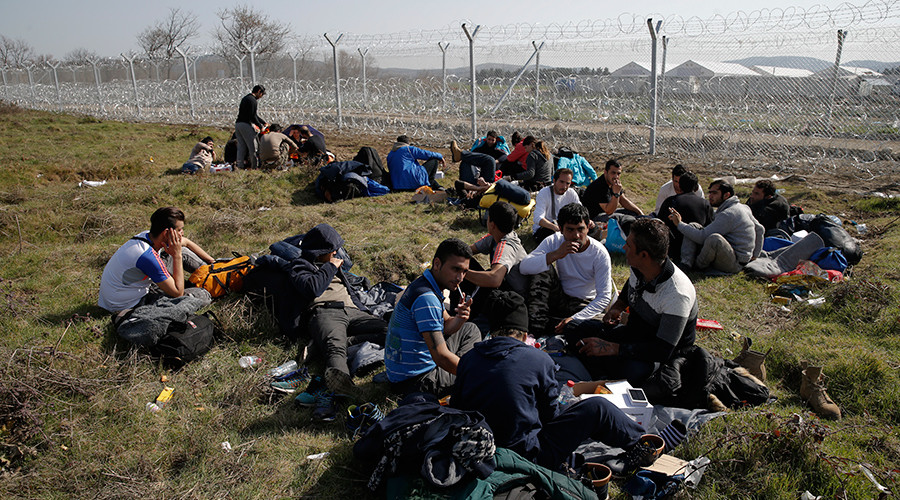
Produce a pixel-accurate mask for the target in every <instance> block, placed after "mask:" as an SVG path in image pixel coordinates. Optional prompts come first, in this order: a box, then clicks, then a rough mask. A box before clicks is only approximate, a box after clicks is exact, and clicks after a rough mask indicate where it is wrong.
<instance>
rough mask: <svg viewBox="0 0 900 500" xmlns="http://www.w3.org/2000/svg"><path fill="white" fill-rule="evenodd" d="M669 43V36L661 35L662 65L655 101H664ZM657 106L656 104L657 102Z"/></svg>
mask: <svg viewBox="0 0 900 500" xmlns="http://www.w3.org/2000/svg"><path fill="white" fill-rule="evenodd" d="M668 45H669V38H668V37H666V36H663V37H662V67H660V69H659V79H658V82H659V84H658V87H657V88H659V93H658V94H659V95H658V97H657V102H658V103H659V102H664V101H665V95H666V47H668ZM657 106H658V104H657Z"/></svg>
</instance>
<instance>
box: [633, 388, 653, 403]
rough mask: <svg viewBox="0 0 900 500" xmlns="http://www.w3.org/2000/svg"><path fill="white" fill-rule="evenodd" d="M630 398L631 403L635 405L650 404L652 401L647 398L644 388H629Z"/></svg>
mask: <svg viewBox="0 0 900 500" xmlns="http://www.w3.org/2000/svg"><path fill="white" fill-rule="evenodd" d="M627 394H628V399H629V400H630V401H631V404H632V405H634V406H649V405H650V401H648V400H647V395H646V394H644V390H643V389H640V388H638V389H628V392H627Z"/></svg>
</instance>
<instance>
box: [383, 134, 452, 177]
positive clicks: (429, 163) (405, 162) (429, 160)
mask: <svg viewBox="0 0 900 500" xmlns="http://www.w3.org/2000/svg"><path fill="white" fill-rule="evenodd" d="M419 161H424V162H425V163H423V164H421V165H420V164H419ZM443 166H444V155H442V154H440V153H435V152H433V151H426V150H424V149H419V148H417V147H414V146H410V144H409V137H407V136H405V135H401V136H399V137H397V142H395V143H394V145H393V146H392V147H391V152H390V153H388V155H387V167H388V171H390V173H391V183H393V186H394V190H395V191H413V190H416V189H418V188H420V187H422V186H431V188H432V189H440V187H441V185H440V184H438V183H437V182H436V181H435V180H434V174H435V173H436V172H437V170H438V167H443Z"/></svg>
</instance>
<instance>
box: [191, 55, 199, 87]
mask: <svg viewBox="0 0 900 500" xmlns="http://www.w3.org/2000/svg"><path fill="white" fill-rule="evenodd" d="M199 60H200V56H194V57H192V58H191V70H192V71H193V72H194V84H195V85H196V84H197V61H199Z"/></svg>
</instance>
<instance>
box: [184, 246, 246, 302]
mask: <svg viewBox="0 0 900 500" xmlns="http://www.w3.org/2000/svg"><path fill="white" fill-rule="evenodd" d="M255 265H256V259H255V258H253V257H249V256H247V255H238V254H235V258H233V259H231V260H229V261H228V262H215V263H213V264H207V265H205V266H200V267H199V268H197V270H196V271H194V272H193V273H192V274H191V277H190V278H189V279H188V280H189V281H190V282H191V283H193V284H194V285H196V286H198V287H200V288H203V289H204V290H206V291H208V292H209V294H210V295H212V296H213V298H218V297H222V296H224V295H225V294H226V293H228V291H229V290H230V291H232V292H237V291H240V289H241V288H242V287H243V285H244V276H246V274H247V273H249V272H250V270H251V269H253V267H254V266H255Z"/></svg>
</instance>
